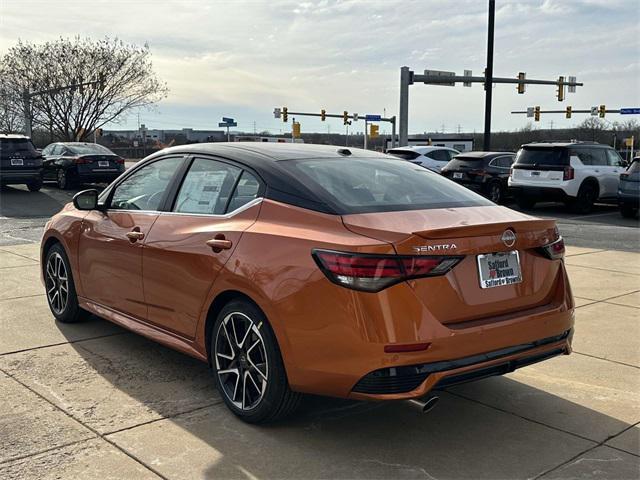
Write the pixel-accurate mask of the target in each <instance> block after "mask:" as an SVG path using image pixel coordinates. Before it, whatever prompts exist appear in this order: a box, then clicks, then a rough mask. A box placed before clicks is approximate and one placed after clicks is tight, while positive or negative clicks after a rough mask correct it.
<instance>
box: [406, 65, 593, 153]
mask: <svg viewBox="0 0 640 480" xmlns="http://www.w3.org/2000/svg"><path fill="white" fill-rule="evenodd" d="M486 82H487V78H485V76H484V75H483V76H473V75H432V74H425V75H420V74H416V73H414V72H413V71H412V70H411V69H409V67H402V68H401V69H400V112H399V115H398V117H399V119H400V124H399V146H400V147H404V146H406V145H408V143H409V142H408V130H409V86H410V85H413V84H414V83H424V84H427V85H451V84H455V83H464V84H471V83H486ZM491 83H492V84H494V83H511V84H521V85H525V84H526V85H553V86H556V87H558V86H561V87H565V86H569V87H581V86H583V85H584V84H583V83H581V82H576V81H567V80H562V81H559V80H534V79H530V78H526V79H522V78H517V77H516V78H507V77H492V78H491ZM489 113H490V112H489Z"/></svg>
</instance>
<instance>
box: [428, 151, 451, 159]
mask: <svg viewBox="0 0 640 480" xmlns="http://www.w3.org/2000/svg"><path fill="white" fill-rule="evenodd" d="M426 156H427V157H429V158H433V159H434V160H437V161H438V162H448V161H449V158H450V157H449V152H448V151H447V150H433V151H432V152H427V153H426Z"/></svg>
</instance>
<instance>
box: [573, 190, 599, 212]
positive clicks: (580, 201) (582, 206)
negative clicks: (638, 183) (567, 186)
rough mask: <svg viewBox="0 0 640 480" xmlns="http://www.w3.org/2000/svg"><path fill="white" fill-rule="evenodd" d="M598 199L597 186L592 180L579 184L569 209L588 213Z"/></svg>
mask: <svg viewBox="0 0 640 480" xmlns="http://www.w3.org/2000/svg"><path fill="white" fill-rule="evenodd" d="M597 199H598V188H597V187H596V185H594V184H593V183H592V182H585V183H583V184H582V185H580V189H579V190H578V196H577V197H576V198H575V199H574V200H572V201H571V203H570V207H571V210H572V211H573V212H575V213H589V212H590V211H591V210H593V204H594V203H595V201H596V200H597Z"/></svg>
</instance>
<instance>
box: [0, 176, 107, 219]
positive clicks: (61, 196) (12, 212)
mask: <svg viewBox="0 0 640 480" xmlns="http://www.w3.org/2000/svg"><path fill="white" fill-rule="evenodd" d="M87 188H96V189H98V190H99V191H100V190H102V189H103V188H104V185H84V186H82V187H80V188H77V189H73V190H59V189H57V188H55V187H52V186H50V185H48V184H45V185H44V187H43V188H42V189H41V190H40V191H39V192H30V191H29V190H27V189H26V188H24V187H22V186H17V185H10V186H5V187H2V190H1V191H0V216H2V217H7V218H15V219H25V218H38V217H51V216H52V215H55V214H56V213H58V212H59V211H60V210H61V209H62V207H64V206H65V205H66V204H67V203H69V202H70V201H71V200H72V199H73V196H74V195H75V194H76V193H77V192H79V191H81V190H85V189H87Z"/></svg>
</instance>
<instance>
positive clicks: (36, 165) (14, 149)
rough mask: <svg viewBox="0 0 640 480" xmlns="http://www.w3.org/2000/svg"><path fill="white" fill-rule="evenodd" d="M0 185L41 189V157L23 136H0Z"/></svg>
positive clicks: (34, 189)
mask: <svg viewBox="0 0 640 480" xmlns="http://www.w3.org/2000/svg"><path fill="white" fill-rule="evenodd" d="M0 184H2V186H4V185H17V184H24V185H26V186H27V188H28V189H29V190H31V191H32V192H37V191H38V190H40V188H41V187H42V155H41V154H40V152H38V150H36V148H35V147H34V146H33V143H32V142H31V139H30V138H29V137H25V136H24V135H13V134H0Z"/></svg>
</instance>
